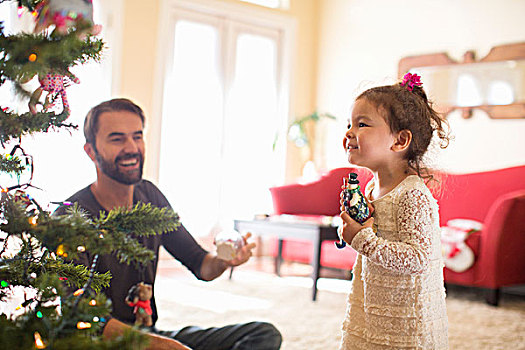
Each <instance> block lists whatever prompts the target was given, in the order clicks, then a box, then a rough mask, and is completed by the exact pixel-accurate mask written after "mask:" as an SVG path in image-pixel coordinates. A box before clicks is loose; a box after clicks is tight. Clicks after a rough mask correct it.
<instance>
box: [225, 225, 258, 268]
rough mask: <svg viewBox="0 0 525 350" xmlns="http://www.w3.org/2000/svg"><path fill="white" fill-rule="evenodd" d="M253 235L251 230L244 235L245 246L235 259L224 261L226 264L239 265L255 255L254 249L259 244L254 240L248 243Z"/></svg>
mask: <svg viewBox="0 0 525 350" xmlns="http://www.w3.org/2000/svg"><path fill="white" fill-rule="evenodd" d="M251 236H252V234H251V233H250V232H248V233H247V234H245V235H244V236H243V239H244V246H243V247H242V248H241V249H240V250H239V252H238V253H237V256H236V257H235V259H232V260H227V261H224V262H225V263H226V265H228V266H239V265H242V264H244V263H245V262H247V261H248V260H250V258H251V257H252V255H253V253H252V250H253V249H254V248H255V247H256V246H257V245H256V244H255V243H254V242H252V243H248V238H250V237H251Z"/></svg>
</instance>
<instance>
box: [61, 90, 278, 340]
mask: <svg viewBox="0 0 525 350" xmlns="http://www.w3.org/2000/svg"><path fill="white" fill-rule="evenodd" d="M144 121H145V118H144V113H143V111H142V109H141V108H140V107H139V106H137V105H136V104H134V103H133V102H131V101H130V100H128V99H113V100H110V101H106V102H103V103H101V104H99V105H97V106H95V107H93V108H92V109H91V110H90V111H89V112H88V114H87V116H86V120H85V123H84V136H85V138H86V144H85V145H84V150H85V151H86V153H87V155H88V156H89V157H90V158H91V160H92V161H93V163H94V164H95V167H96V171H97V180H96V181H95V182H94V183H92V184H91V185H89V186H87V187H86V188H84V189H82V190H80V191H79V192H77V193H75V194H74V195H73V196H71V197H70V198H69V199H68V200H67V201H69V202H73V203H75V202H76V203H78V205H79V206H80V207H82V208H83V209H84V210H86V211H87V212H88V213H89V215H91V216H92V217H98V215H99V213H100V212H101V211H105V212H108V211H110V210H111V209H113V208H117V207H126V208H131V207H133V205H135V204H136V203H138V202H143V203H151V204H152V205H154V206H157V207H161V208H162V207H168V208H171V206H170V204H169V203H168V201H167V199H166V198H165V197H164V195H163V194H162V193H161V192H160V190H159V189H158V188H157V187H156V186H155V185H153V184H152V183H151V182H149V181H147V180H143V179H142V168H143V164H144V150H145V144H144V138H143V136H144V135H143V129H144ZM65 210H66V209H65V207H60V208H59V209H57V211H56V214H63V213H64V212H65ZM248 237H249V236H248V235H247V237H246V238H248ZM137 239H138V241H139V242H140V243H141V244H143V245H144V246H145V247H146V248H148V249H150V250H152V251H153V252H154V253H155V256H156V257H155V259H154V261H153V262H151V263H149V264H148V265H147V266H146V267H145V268H144V269H143V270H142V271H139V270H137V269H136V268H135V267H134V266H131V265H126V264H120V263H119V262H118V261H117V259H116V257H115V256H114V255H105V256H100V257H99V259H98V265H97V271H98V272H100V273H105V272H107V271H110V272H111V275H112V279H111V285H110V286H109V287H108V288H106V289H105V290H104V293H105V294H106V295H107V296H108V298H109V299H111V301H112V303H113V311H112V318H111V319H110V320H109V321H108V323H107V324H106V326H105V328H104V336H108V337H112V336H115V335H117V334H120V333H122V332H123V330H124V329H125V328H127V327H129V326H128V324H132V323H133V322H134V319H135V316H134V314H133V308H132V307H130V306H129V305H127V304H126V302H125V299H126V296H127V293H128V290H129V289H130V288H131V287H132V286H134V285H136V284H137V283H139V282H144V283H147V284H151V285H154V283H155V276H156V271H157V263H158V252H159V247H160V245H163V246H164V248H165V249H166V250H167V251H168V252H169V253H170V254H171V255H172V256H173V257H174V258H175V259H177V260H179V261H180V262H181V263H182V264H183V265H184V266H186V267H187V268H188V269H189V270H190V271H191V272H192V273H193V274H194V275H195V276H196V277H197V278H198V279H201V280H205V281H211V280H213V279H215V278H217V277H219V276H220V275H221V274H222V273H223V272H224V271H225V270H226V269H227V268H228V267H230V266H238V265H241V264H243V263H245V262H246V261H248V259H249V258H250V256H251V255H252V252H251V250H252V249H253V248H254V247H255V243H250V244H246V245H245V246H244V247H243V248H242V250H241V251H240V252H239V253H238V255H237V257H236V258H235V259H233V260H230V261H224V260H221V259H218V258H217V257H216V256H215V255H214V254H211V253H209V252H207V251H206V250H204V249H203V248H202V247H201V246H200V245H199V244H198V243H197V242H196V241H195V239H194V238H193V237H192V236H191V235H190V234H189V233H188V231H187V230H186V229H185V228H184V226H183V225H180V226H179V228H178V229H176V230H174V231H171V232H168V233H165V234H162V235H153V236H149V237H137ZM92 260H93V256H92V255H91V254H90V253H89V252H85V253H83V254H82V258H81V259H80V261H78V262H79V263H81V264H83V265H85V266H90V263H91V261H92ZM151 309H152V312H153V315H152V316H153V323H155V322H156V320H157V318H158V316H157V308H156V304H155V296H154V295H153V297H152V298H151ZM151 331H152V333H149V334H150V335H151V336H150V338H151V339H150V348H151V349H187V347H186V346H189V347H190V348H192V349H215V350H220V349H238V350H240V349H269V350H270V349H279V348H280V344H281V334H280V333H279V331H278V330H277V329H276V328H275V327H274V326H273V325H271V324H269V323H264V322H251V323H246V324H236V325H230V326H225V327H220V328H208V329H201V328H199V327H195V326H189V327H185V328H183V329H180V330H178V331H158V330H157V329H156V328H155V327H152V328H151ZM159 334H160V335H159ZM183 344H184V345H183Z"/></svg>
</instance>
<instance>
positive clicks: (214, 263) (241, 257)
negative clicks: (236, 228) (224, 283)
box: [201, 233, 256, 281]
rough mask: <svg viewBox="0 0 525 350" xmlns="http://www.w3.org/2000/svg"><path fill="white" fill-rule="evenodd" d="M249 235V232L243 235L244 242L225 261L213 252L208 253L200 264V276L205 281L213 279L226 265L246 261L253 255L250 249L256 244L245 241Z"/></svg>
mask: <svg viewBox="0 0 525 350" xmlns="http://www.w3.org/2000/svg"><path fill="white" fill-rule="evenodd" d="M251 235H252V234H251V233H247V234H246V235H245V236H244V237H243V238H244V241H245V243H246V244H245V245H244V246H243V247H242V248H241V249H240V251H239V252H238V253H237V256H236V257H235V259H232V260H228V261H226V260H222V259H219V258H218V257H217V256H216V255H215V254H212V253H208V254H207V255H206V256H205V257H204V260H203V262H202V265H201V278H202V279H203V280H205V281H211V280H214V279H216V278H217V277H219V276H220V275H222V273H223V272H224V271H225V270H226V269H227V268H228V267H233V266H239V265H242V264H244V263H245V262H247V261H248V260H249V259H250V257H251V256H252V255H253V254H252V249H253V248H255V246H256V244H255V243H248V242H246V240H247V239H248V238H250V237H251Z"/></svg>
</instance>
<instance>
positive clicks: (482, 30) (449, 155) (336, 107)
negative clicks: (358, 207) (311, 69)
mask: <svg viewBox="0 0 525 350" xmlns="http://www.w3.org/2000/svg"><path fill="white" fill-rule="evenodd" d="M320 4H321V22H320V28H321V33H320V39H319V46H320V47H319V51H320V57H319V76H318V83H319V84H318V95H317V96H318V99H317V101H318V108H319V110H322V111H326V112H329V113H332V114H335V115H336V116H338V117H339V118H340V121H339V122H338V123H337V125H335V124H336V123H334V125H330V126H328V127H327V128H326V130H325V132H326V140H325V142H326V143H325V145H324V148H323V147H322V148H321V149H319V150H318V155H317V157H318V158H317V159H318V160H319V163H320V165H321V167H323V166H324V167H326V168H333V167H336V166H344V165H346V164H347V163H346V160H345V155H344V152H343V150H342V147H341V145H342V143H341V138H342V137H343V134H344V131H345V128H346V119H347V118H348V116H349V115H350V108H351V104H352V101H353V98H355V96H356V94H357V93H359V92H361V91H362V90H364V89H366V88H368V87H371V86H375V85H382V84H390V83H393V82H395V81H396V78H397V64H398V62H399V60H400V59H401V58H403V57H405V56H409V55H419V54H426V53H436V52H447V53H448V54H449V56H450V57H451V58H453V59H455V60H458V61H461V59H462V56H463V54H464V53H465V51H467V50H474V51H475V52H476V55H477V58H478V59H479V58H482V57H483V56H485V55H486V54H487V53H488V51H489V49H490V48H491V47H492V46H496V45H501V44H507V43H514V42H525V21H524V20H523V14H524V13H525V1H521V0H499V1H493V0H403V1H391V0H368V1H363V0H320ZM449 122H450V124H451V128H452V132H453V135H454V137H455V139H454V140H453V141H452V142H451V145H450V146H449V148H448V149H446V150H445V151H444V152H442V154H441V156H440V157H439V165H440V166H441V167H442V168H445V169H448V170H451V171H454V172H471V171H478V170H486V169H496V168H501V167H505V166H511V165H519V164H525V119H522V120H490V119H489V118H487V117H486V115H484V114H483V113H482V112H476V113H475V114H474V116H473V117H472V118H471V119H468V120H464V119H462V118H461V117H460V116H459V114H454V113H452V114H451V115H450V116H449Z"/></svg>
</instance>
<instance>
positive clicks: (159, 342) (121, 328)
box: [102, 318, 191, 350]
mask: <svg viewBox="0 0 525 350" xmlns="http://www.w3.org/2000/svg"><path fill="white" fill-rule="evenodd" d="M130 328H131V326H129V325H127V324H125V323H122V322H120V321H119V320H117V319H116V318H112V319H110V320H109V321H108V323H107V324H106V326H105V327H104V332H103V333H102V336H103V337H104V338H105V339H112V338H114V337H117V336H119V335H122V334H123V333H124V332H125V331H126V330H128V329H130ZM146 334H147V336H148V339H149V346H148V347H147V350H191V349H190V348H189V347H187V346H186V345H184V344H182V343H180V342H178V341H176V340H175V339H171V338H168V337H163V336H161V335H158V334H155V333H146Z"/></svg>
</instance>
